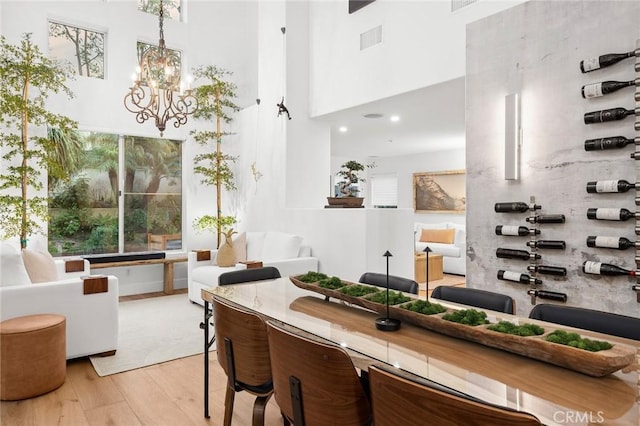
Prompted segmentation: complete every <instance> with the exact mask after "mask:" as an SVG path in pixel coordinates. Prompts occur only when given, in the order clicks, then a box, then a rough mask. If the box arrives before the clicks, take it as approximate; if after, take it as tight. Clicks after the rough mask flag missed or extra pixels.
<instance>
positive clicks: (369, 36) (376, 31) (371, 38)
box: [360, 25, 382, 50]
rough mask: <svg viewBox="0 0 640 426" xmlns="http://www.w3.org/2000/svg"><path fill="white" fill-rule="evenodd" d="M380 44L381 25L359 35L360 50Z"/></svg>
mask: <svg viewBox="0 0 640 426" xmlns="http://www.w3.org/2000/svg"><path fill="white" fill-rule="evenodd" d="M379 43H382V25H378V26H377V27H375V28H372V29H370V30H369V31H365V32H364V33H362V34H360V50H364V49H366V48H368V47H371V46H374V45H376V44H379Z"/></svg>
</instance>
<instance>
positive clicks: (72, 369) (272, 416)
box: [0, 352, 282, 426]
mask: <svg viewBox="0 0 640 426" xmlns="http://www.w3.org/2000/svg"><path fill="white" fill-rule="evenodd" d="M211 354H212V359H211V367H210V392H209V413H210V415H211V418H210V419H205V418H204V415H203V355H202V354H200V355H194V356H191V357H187V358H182V359H178V360H174V361H169V362H166V363H163V364H157V365H152V366H150V367H145V368H140V369H137V370H132V371H126V372H124V373H119V374H114V375H111V376H105V377H99V376H98V375H97V374H96V372H95V370H94V369H93V367H92V365H91V362H90V361H89V359H88V358H81V359H78V360H71V361H68V362H67V378H66V381H65V383H64V384H63V385H62V386H61V387H60V388H58V389H57V390H55V391H53V392H50V393H48V394H45V395H41V396H39V397H36V398H30V399H26V400H23V401H15V402H14V401H2V402H0V408H1V410H0V424H1V425H3V426H9V425H12V426H15V425H24V426H41V425H70V426H81V425H111V426H114V425H115V426H120V425H122V426H135V425H153V426H157V425H158V426H159V425H167V426H182V425H185V426H187V425H222V419H223V415H224V392H225V385H226V376H225V375H224V372H223V371H222V369H221V368H220V366H219V365H218V362H217V360H216V358H215V352H212V353H211ZM252 406H253V398H252V397H251V395H249V394H247V393H246V392H240V393H237V394H236V401H235V409H234V415H233V425H234V426H235V425H238V426H241V425H242V426H243V425H247V426H248V425H251V410H252ZM265 424H267V425H281V424H282V419H281V417H280V410H279V408H278V406H277V405H276V404H275V401H274V399H273V398H272V399H271V400H270V401H269V405H268V406H267V414H266V422H265Z"/></svg>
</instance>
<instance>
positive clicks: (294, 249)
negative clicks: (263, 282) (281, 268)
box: [262, 232, 302, 262]
mask: <svg viewBox="0 0 640 426" xmlns="http://www.w3.org/2000/svg"><path fill="white" fill-rule="evenodd" d="M301 245H302V237H299V236H297V235H293V234H287V233H284V232H267V235H266V236H265V239H264V249H263V253H262V254H263V256H264V259H263V260H265V261H267V262H270V261H274V260H283V259H293V258H296V257H298V253H299V252H300V246H301Z"/></svg>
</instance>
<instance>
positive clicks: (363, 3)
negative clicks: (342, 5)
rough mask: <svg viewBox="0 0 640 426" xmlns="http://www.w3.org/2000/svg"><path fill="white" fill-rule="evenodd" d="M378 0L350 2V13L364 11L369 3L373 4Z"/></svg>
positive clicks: (354, 0) (353, 0)
mask: <svg viewBox="0 0 640 426" xmlns="http://www.w3.org/2000/svg"><path fill="white" fill-rule="evenodd" d="M374 1H376V0H349V13H353V12H355V11H357V10H360V9H362V8H363V7H365V6H366V5H368V4H369V3H373V2H374Z"/></svg>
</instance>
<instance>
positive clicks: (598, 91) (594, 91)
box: [582, 79, 640, 99]
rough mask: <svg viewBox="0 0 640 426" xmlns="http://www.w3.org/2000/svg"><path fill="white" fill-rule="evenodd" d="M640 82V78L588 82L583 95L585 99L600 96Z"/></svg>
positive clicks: (583, 89) (583, 88) (583, 87)
mask: <svg viewBox="0 0 640 426" xmlns="http://www.w3.org/2000/svg"><path fill="white" fill-rule="evenodd" d="M637 84H640V79H638V80H630V81H602V82H600V83H593V84H586V85H584V86H582V97H583V98H585V99H591V98H598V97H600V96H604V95H607V94H609V93H613V92H615V91H616V90H620V89H624V88H625V87H631V86H636V85H637Z"/></svg>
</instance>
